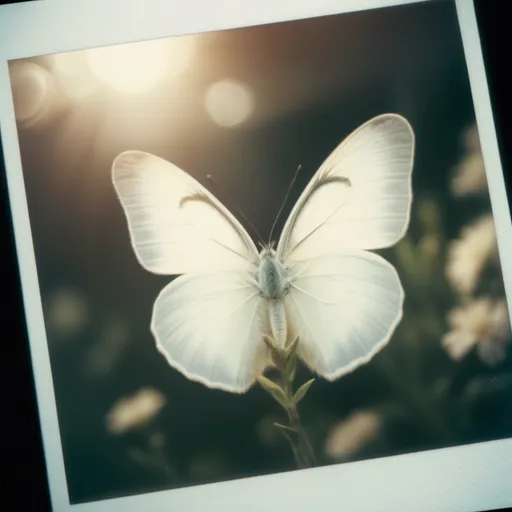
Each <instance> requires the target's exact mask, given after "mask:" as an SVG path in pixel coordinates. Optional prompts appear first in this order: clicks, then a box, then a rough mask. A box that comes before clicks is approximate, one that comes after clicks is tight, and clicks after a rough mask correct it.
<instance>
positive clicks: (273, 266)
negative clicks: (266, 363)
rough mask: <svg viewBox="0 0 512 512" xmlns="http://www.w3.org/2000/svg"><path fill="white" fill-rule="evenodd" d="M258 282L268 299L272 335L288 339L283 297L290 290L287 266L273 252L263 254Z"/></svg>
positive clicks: (280, 340) (280, 342) (279, 339)
mask: <svg viewBox="0 0 512 512" xmlns="http://www.w3.org/2000/svg"><path fill="white" fill-rule="evenodd" d="M258 284H259V287H260V292H261V295H262V296H263V297H265V298H266V299H267V300H268V314H269V320H270V328H271V331H272V332H271V334H272V337H273V338H274V339H275V340H276V341H277V342H278V343H279V344H284V343H285V341H286V336H287V333H286V315H285V310H284V303H283V298H284V296H285V295H286V292H287V291H288V286H289V284H288V279H287V272H286V267H285V266H284V265H283V264H282V263H281V262H280V261H279V260H278V259H277V258H276V256H275V254H274V253H273V252H271V251H270V250H269V251H266V252H265V253H263V254H262V256H261V260H260V268H259V275H258Z"/></svg>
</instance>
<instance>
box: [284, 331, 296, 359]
mask: <svg viewBox="0 0 512 512" xmlns="http://www.w3.org/2000/svg"><path fill="white" fill-rule="evenodd" d="M298 344H299V337H298V336H296V337H295V338H294V339H293V340H292V341H291V342H290V343H289V344H288V345H287V346H286V352H285V353H286V359H290V358H291V357H292V356H293V355H295V351H296V350H297V345H298Z"/></svg>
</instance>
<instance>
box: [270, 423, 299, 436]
mask: <svg viewBox="0 0 512 512" xmlns="http://www.w3.org/2000/svg"><path fill="white" fill-rule="evenodd" d="M274 426H275V427H276V428H278V429H279V430H281V431H283V432H284V433H286V434H293V435H297V431H296V430H295V429H294V428H292V427H287V426H286V425H281V423H274Z"/></svg>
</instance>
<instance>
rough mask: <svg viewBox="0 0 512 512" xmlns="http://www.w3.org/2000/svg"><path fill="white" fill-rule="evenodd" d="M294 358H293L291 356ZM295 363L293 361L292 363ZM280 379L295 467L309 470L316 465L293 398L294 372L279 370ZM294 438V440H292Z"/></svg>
mask: <svg viewBox="0 0 512 512" xmlns="http://www.w3.org/2000/svg"><path fill="white" fill-rule="evenodd" d="M293 357H294V358H295V356H293ZM294 363H295V361H294ZM280 373H281V379H282V383H283V390H284V392H285V395H286V398H287V404H286V406H285V407H284V409H285V411H286V414H287V416H288V422H289V427H290V429H291V430H292V431H293V432H294V433H295V436H293V434H291V435H289V436H288V439H289V441H290V443H291V444H292V448H293V451H294V454H295V459H296V462H297V465H298V466H299V467H300V468H309V467H312V466H315V465H316V458H315V453H314V451H313V447H312V446H311V443H310V441H309V438H308V435H307V434H306V431H305V430H304V427H303V426H302V423H301V420H300V416H299V411H298V409H297V404H296V403H295V401H294V399H293V398H294V397H293V380H294V375H293V373H295V372H288V371H287V369H286V368H284V369H281V372H280ZM294 437H295V439H293V438H294Z"/></svg>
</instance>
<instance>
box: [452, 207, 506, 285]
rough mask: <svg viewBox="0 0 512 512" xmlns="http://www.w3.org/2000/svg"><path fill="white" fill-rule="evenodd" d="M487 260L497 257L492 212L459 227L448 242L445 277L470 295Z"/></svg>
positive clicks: (496, 258)
mask: <svg viewBox="0 0 512 512" xmlns="http://www.w3.org/2000/svg"><path fill="white" fill-rule="evenodd" d="M491 259H493V260H495V261H497V260H498V244H497V240H496V229H495V226H494V220H493V218H492V215H486V216H484V217H481V218H480V219H478V220H477V221H476V222H475V223H473V224H471V225H470V226H466V227H465V228H463V229H462V232H461V236H460V238H459V239H457V240H454V241H453V242H451V243H450V245H449V247H448V256H447V264H446V277H447V279H448V281H449V282H450V283H451V285H452V286H453V287H454V288H455V289H456V290H457V291H458V292H459V293H463V294H470V293H472V292H473V291H474V290H475V287H476V285H477V283H478V279H479V278H480V275H481V273H482V271H483V269H484V267H485V265H486V264H487V263H488V262H489V260H491Z"/></svg>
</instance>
